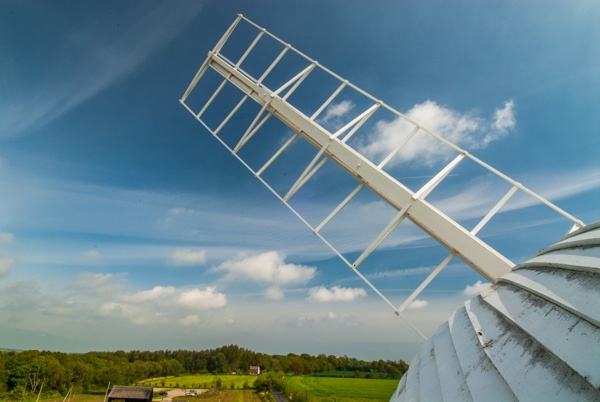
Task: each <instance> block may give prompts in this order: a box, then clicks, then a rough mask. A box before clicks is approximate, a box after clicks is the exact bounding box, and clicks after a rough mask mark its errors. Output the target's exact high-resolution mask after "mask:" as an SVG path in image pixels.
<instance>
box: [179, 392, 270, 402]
mask: <svg viewBox="0 0 600 402" xmlns="http://www.w3.org/2000/svg"><path fill="white" fill-rule="evenodd" d="M177 400H187V401H195V400H198V401H202V402H211V401H218V402H261V399H260V397H259V396H258V394H257V393H256V392H255V391H254V390H244V391H242V390H235V391H231V390H229V391H227V390H225V391H219V393H218V394H216V395H212V396H208V395H202V396H200V397H189V396H181V397H177V398H174V399H173V401H177Z"/></svg>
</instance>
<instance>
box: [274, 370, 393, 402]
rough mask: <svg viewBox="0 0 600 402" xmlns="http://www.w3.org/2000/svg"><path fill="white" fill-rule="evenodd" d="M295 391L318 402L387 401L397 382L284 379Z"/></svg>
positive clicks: (354, 379) (300, 377)
mask: <svg viewBox="0 0 600 402" xmlns="http://www.w3.org/2000/svg"><path fill="white" fill-rule="evenodd" d="M285 381H286V382H287V383H288V384H290V386H291V387H293V388H294V389H296V390H299V389H303V390H304V391H305V392H307V393H308V395H309V396H311V397H312V398H311V399H312V400H314V401H318V402H329V401H335V402H346V401H347V402H350V401H352V402H360V401H369V402H375V401H389V400H390V397H391V396H392V394H393V393H394V391H395V390H396V387H397V386H398V381H393V380H380V379H364V378H329V377H304V376H293V377H286V378H285Z"/></svg>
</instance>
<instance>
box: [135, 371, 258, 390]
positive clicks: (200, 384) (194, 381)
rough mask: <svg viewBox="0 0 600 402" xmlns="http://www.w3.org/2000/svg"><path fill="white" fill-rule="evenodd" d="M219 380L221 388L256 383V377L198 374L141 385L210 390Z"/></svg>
mask: <svg viewBox="0 0 600 402" xmlns="http://www.w3.org/2000/svg"><path fill="white" fill-rule="evenodd" d="M218 380H221V388H225V389H243V388H244V384H245V383H246V384H247V385H248V386H249V387H252V385H253V384H254V381H256V376H255V375H234V374H222V375H212V374H197V375H184V376H178V377H169V378H164V379H153V380H147V381H140V382H139V385H144V386H150V387H155V388H186V389H195V388H198V389H209V388H215V387H216V386H217V381H218Z"/></svg>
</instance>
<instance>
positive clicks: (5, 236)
mask: <svg viewBox="0 0 600 402" xmlns="http://www.w3.org/2000/svg"><path fill="white" fill-rule="evenodd" d="M14 239H15V236H14V235H13V234H12V233H0V244H10V243H12V242H13V240H14Z"/></svg>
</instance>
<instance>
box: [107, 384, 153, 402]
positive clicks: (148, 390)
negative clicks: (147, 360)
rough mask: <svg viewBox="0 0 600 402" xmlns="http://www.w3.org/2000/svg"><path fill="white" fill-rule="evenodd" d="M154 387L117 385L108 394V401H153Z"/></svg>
mask: <svg viewBox="0 0 600 402" xmlns="http://www.w3.org/2000/svg"><path fill="white" fill-rule="evenodd" d="M153 397H154V389H153V388H152V387H126V386H124V385H115V386H113V387H112V389H111V390H110V393H109V394H108V402H111V401H125V402H152V398H153Z"/></svg>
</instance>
